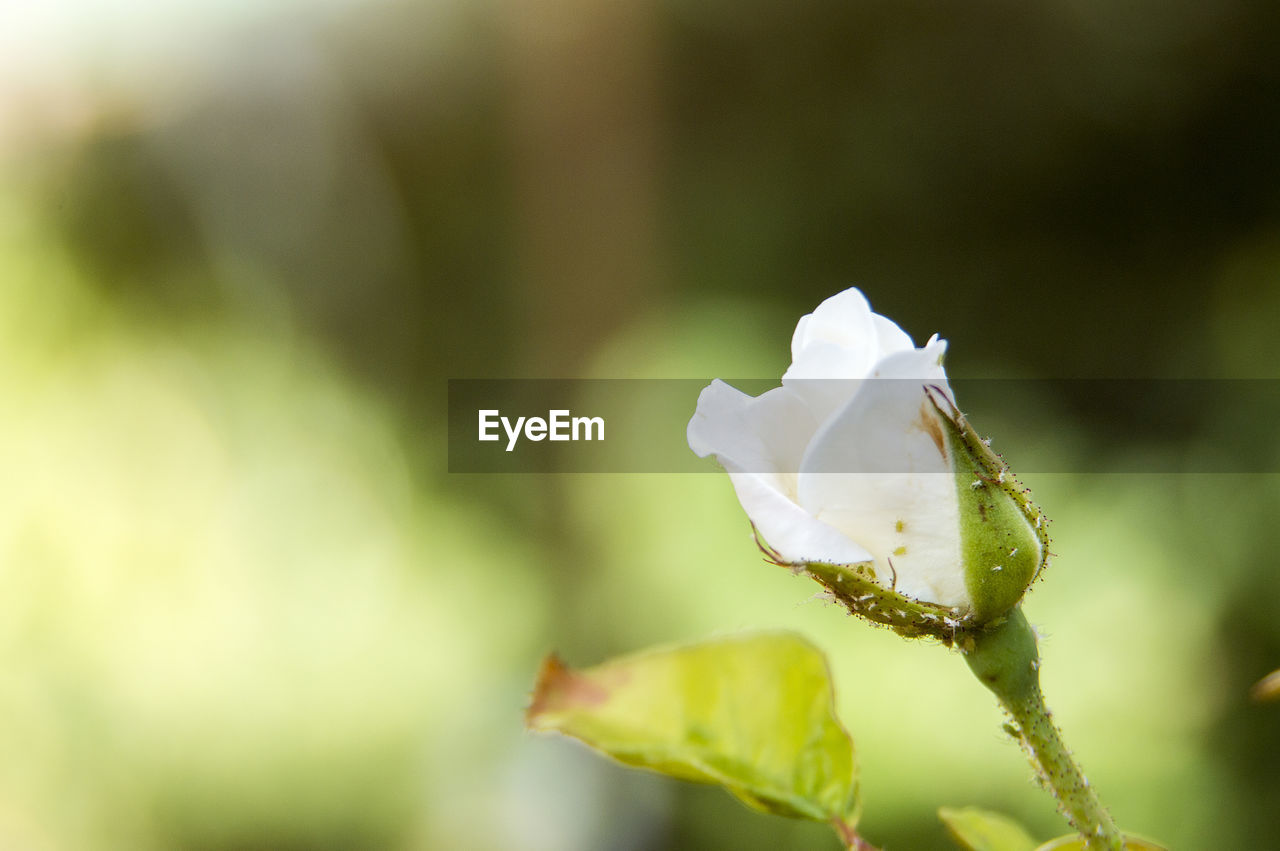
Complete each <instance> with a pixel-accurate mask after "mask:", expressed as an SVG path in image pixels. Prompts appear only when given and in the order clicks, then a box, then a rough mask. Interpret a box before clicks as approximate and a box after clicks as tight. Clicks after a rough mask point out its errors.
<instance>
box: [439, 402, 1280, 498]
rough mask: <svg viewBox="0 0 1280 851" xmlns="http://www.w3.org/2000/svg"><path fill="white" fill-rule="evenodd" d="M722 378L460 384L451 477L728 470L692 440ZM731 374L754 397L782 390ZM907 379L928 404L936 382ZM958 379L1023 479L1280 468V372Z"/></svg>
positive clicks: (968, 405) (976, 416) (452, 423)
mask: <svg viewBox="0 0 1280 851" xmlns="http://www.w3.org/2000/svg"><path fill="white" fill-rule="evenodd" d="M710 381H711V379H572V380H571V379H565V380H560V379H533V380H507V379H450V380H449V389H448V427H449V435H448V452H449V459H448V462H449V471H450V472H451V473H707V472H712V473H718V472H719V471H720V468H719V466H718V465H717V464H716V463H715V461H714V460H713V459H710V458H707V459H701V458H698V457H696V456H695V455H694V454H693V452H692V451H690V449H689V446H688V443H687V442H686V437H685V434H686V426H687V424H688V422H689V418H690V417H691V416H692V415H693V412H694V410H695V408H696V406H697V401H698V395H699V393H701V391H702V389H703V388H704V387H706V386H707V384H709V383H710ZM895 381H896V380H895ZM725 382H726V383H727V384H730V385H731V386H733V387H736V388H737V389H739V390H741V391H743V392H745V393H747V394H748V395H751V396H757V395H759V394H761V393H763V392H765V391H767V390H770V389H772V388H774V387H777V386H778V385H779V381H778V379H776V378H772V379H739V380H735V379H725ZM821 383H823V384H825V385H830V386H829V387H824V388H821V389H823V390H824V391H830V392H833V393H845V394H847V395H851V394H852V393H853V392H854V391H855V390H856V387H854V386H853V385H852V384H851V383H848V382H833V381H823V382H821ZM899 383H901V384H902V385H903V391H904V392H916V390H917V389H918V390H919V392H920V393H921V398H922V399H923V394H924V390H923V382H920V381H902V382H899ZM842 385H843V386H842ZM950 386H951V388H952V390H953V393H954V397H955V400H956V402H957V403H958V405H959V407H960V409H961V410H962V411H963V412H964V413H965V414H966V416H967V417H968V418H969V421H970V422H971V423H972V424H973V426H974V428H975V429H976V430H977V432H978V433H979V434H980V435H982V436H984V437H988V438H990V439H991V445H992V448H993V449H995V450H996V451H997V452H1000V453H1001V454H1002V455H1003V456H1004V458H1005V460H1006V461H1007V462H1008V463H1009V465H1010V466H1011V467H1012V468H1013V471H1014V473H1015V474H1024V475H1025V474H1031V473H1277V472H1280V379H1007V378H1002V379H956V378H953V379H951V380H950ZM895 389H896V388H895ZM481 412H494V413H490V414H486V415H485V416H486V422H487V423H488V428H487V431H486V434H487V436H488V437H490V438H491V439H487V440H481V439H480V434H481V428H482V422H481ZM504 417H505V418H506V420H507V423H506V425H505V426H504V425H503V423H502V421H501V420H502V418H504ZM521 418H523V422H521ZM537 420H541V421H543V426H542V427H539V425H538V423H537V422H536V421H537ZM575 421H576V422H575ZM597 421H600V422H599V425H600V426H601V427H597V425H598V424H597ZM517 425H518V431H516V430H515V429H516V427H517ZM601 432H602V433H601ZM513 433H515V434H516V439H515V440H512V439H511V435H512V434H513ZM539 434H541V435H542V436H541V438H539V437H538V435H539ZM790 472H795V471H790ZM827 472H833V473H839V472H850V471H847V470H829V471H827ZM886 472H889V471H888V470H886Z"/></svg>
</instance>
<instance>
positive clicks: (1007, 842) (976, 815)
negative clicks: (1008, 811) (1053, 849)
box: [938, 807, 1036, 851]
mask: <svg viewBox="0 0 1280 851" xmlns="http://www.w3.org/2000/svg"><path fill="white" fill-rule="evenodd" d="M938 818H940V819H942V823H943V824H945V825H946V826H947V832H948V833H950V834H951V838H952V839H954V840H955V841H956V842H957V843H958V844H959V845H960V847H962V848H965V849H968V851H1035V848H1036V841H1035V840H1034V839H1032V838H1031V835H1030V834H1029V833H1027V832H1026V831H1025V830H1023V828H1022V825H1020V824H1018V823H1017V822H1015V821H1014V820H1013V819H1011V818H1009V817H1007V816H1003V815H1000V814H999V813H993V812H988V811H987V810H979V809H977V808H975V807H965V808H964V809H952V808H950V807H942V808H941V809H939V810H938Z"/></svg>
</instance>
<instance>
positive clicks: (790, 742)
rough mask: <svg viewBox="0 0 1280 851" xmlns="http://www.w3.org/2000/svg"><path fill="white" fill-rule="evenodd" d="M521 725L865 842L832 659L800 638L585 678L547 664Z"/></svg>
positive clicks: (664, 654)
mask: <svg viewBox="0 0 1280 851" xmlns="http://www.w3.org/2000/svg"><path fill="white" fill-rule="evenodd" d="M526 723H527V724H528V726H529V728H530V729H533V730H543V731H547V730H550V731H557V732H560V733H564V734H566V735H569V736H573V737H574V738H576V739H580V740H582V741H583V742H585V743H586V744H588V745H590V746H591V747H593V748H595V749H597V750H600V751H603V752H604V753H606V754H608V755H609V756H611V757H613V758H614V759H617V760H619V761H620V762H623V763H626V764H627V765H633V766H638V767H642V768H648V769H652V770H654V771H659V772H662V773H663V774H669V775H671V776H672V777H679V778H681V779H684V780H693V781H697V782H702V783H715V784H719V785H721V786H723V787H725V788H726V789H728V790H729V791H730V792H732V793H733V794H734V795H736V796H737V797H738V798H740V799H741V800H742V801H744V802H745V803H746V804H747V805H748V806H751V807H753V808H755V809H758V810H763V811H764V812H769V813H776V814H778V815H784V816H791V817H795V818H806V819H813V820H815V821H822V822H827V823H829V824H831V825H832V827H834V828H835V829H836V831H837V833H839V834H840V836H841V839H842V841H844V842H845V843H846V845H850V846H852V845H854V844H855V842H857V841H858V839H857V834H856V833H855V832H854V827H855V825H856V823H857V819H858V815H859V812H860V804H859V800H858V787H857V766H856V762H855V759H854V753H853V742H852V741H851V740H850V738H849V734H848V733H847V732H846V731H845V729H844V727H843V726H841V724H840V721H839V719H838V718H837V717H836V715H835V702H834V695H833V693H832V688H831V676H830V672H829V671H828V670H827V663H826V659H825V658H824V657H823V655H822V653H821V651H819V650H818V649H817V648H815V647H814V646H813V645H812V644H810V643H809V642H807V641H806V640H804V639H803V638H801V637H799V636H797V635H793V634H789V633H755V634H747V635H742V636H736V637H731V638H723V639H716V640H712V641H706V642H702V643H698V644H691V645H687V646H683V647H677V648H673V649H662V650H651V651H647V652H643V653H639V654H636V655H633V656H627V657H623V658H620V659H615V660H612V661H609V662H605V663H604V664H602V665H598V666H596V667H594V668H587V669H584V670H580V671H576V670H572V669H570V668H568V667H566V666H565V665H564V664H563V663H562V662H561V661H560V660H559V659H558V658H557V657H556V656H554V655H552V656H549V657H547V659H546V661H544V662H543V664H542V670H541V672H540V674H539V676H538V683H537V685H536V686H535V688H534V694H533V702H532V704H531V705H530V706H529V710H528V714H527V716H526Z"/></svg>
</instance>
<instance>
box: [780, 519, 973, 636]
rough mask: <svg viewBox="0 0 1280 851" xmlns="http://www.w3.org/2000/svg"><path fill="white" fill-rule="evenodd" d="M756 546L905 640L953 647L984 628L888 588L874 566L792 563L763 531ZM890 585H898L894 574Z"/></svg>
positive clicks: (955, 610)
mask: <svg viewBox="0 0 1280 851" xmlns="http://www.w3.org/2000/svg"><path fill="white" fill-rule="evenodd" d="M756 545H757V546H758V547H760V550H761V552H763V553H764V554H765V557H766V558H767V559H768V560H769V561H770V562H772V563H773V564H776V565H778V566H779V567H785V568H787V569H788V570H790V571H791V572H792V573H795V574H796V575H798V576H807V577H809V578H810V579H812V580H814V581H815V582H817V583H818V584H819V585H821V586H822V587H823V588H825V589H826V590H827V594H828V595H829V596H830V598H831V600H832V601H834V602H836V603H839V604H840V605H842V606H844V607H845V608H846V609H848V611H849V614H851V615H857V616H858V617H861V618H865V619H866V620H869V621H871V622H872V623H877V624H880V625H882V626H887V627H889V628H890V629H892V630H893V631H894V632H896V633H898V634H899V635H901V636H903V637H904V638H921V637H925V636H928V637H931V638H937V639H939V640H941V641H942V642H943V643H944V644H946V645H948V646H950V645H951V644H953V643H955V642H956V641H957V640H958V639H960V638H961V637H962V636H963V635H964V633H965V632H966V630H971V629H973V628H975V627H977V626H978V625H979V622H978V621H977V620H975V619H974V618H973V616H972V613H970V612H969V611H968V610H966V609H962V608H959V607H952V606H942V605H939V604H937V603H929V602H925V601H923V600H916V599H913V598H911V597H908V596H906V595H905V594H900V593H898V592H897V591H895V590H893V588H892V587H889V588H886V587H884V586H883V585H881V584H880V581H879V580H880V579H882V577H878V576H877V575H876V568H875V565H874V564H873V563H872V562H869V561H868V562H858V563H856V564H826V563H824V562H816V561H815V562H808V563H805V562H800V563H793V562H789V561H786V560H785V559H784V558H783V557H782V555H781V553H779V552H778V551H777V550H775V549H773V548H772V547H770V546H769V544H768V542H767V541H765V540H764V538H763V537H761V535H760V532H759V530H756ZM889 581H890V584H891V586H892V583H893V577H892V575H891V576H890V577H889ZM962 644H963V642H962Z"/></svg>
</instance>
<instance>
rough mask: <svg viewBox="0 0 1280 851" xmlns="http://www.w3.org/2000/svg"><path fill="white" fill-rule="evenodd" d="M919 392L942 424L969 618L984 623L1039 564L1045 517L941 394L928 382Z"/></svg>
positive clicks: (1019, 592) (1006, 605) (1016, 595)
mask: <svg viewBox="0 0 1280 851" xmlns="http://www.w3.org/2000/svg"><path fill="white" fill-rule="evenodd" d="M925 394H926V395H927V396H928V397H929V401H930V403H931V404H932V405H933V408H934V410H935V411H936V412H937V414H938V419H939V420H940V421H941V422H942V424H943V425H944V426H946V435H945V436H946V449H947V456H948V458H950V459H951V467H952V469H953V470H955V475H956V493H957V496H958V499H959V503H960V546H961V558H962V560H963V564H964V580H965V590H967V591H968V592H969V599H970V601H971V610H970V612H969V614H970V616H971V617H972V619H973V621H974V622H975V623H978V624H983V623H987V622H988V621H992V620H994V619H996V618H998V617H1000V616H1001V615H1003V614H1004V613H1005V612H1007V611H1009V609H1011V608H1013V607H1014V606H1016V605H1017V604H1018V602H1019V601H1020V600H1021V599H1022V597H1023V595H1024V594H1026V592H1027V588H1029V587H1030V585H1031V583H1032V582H1034V581H1035V578H1036V576H1038V575H1039V573H1040V571H1041V569H1043V567H1044V565H1045V563H1046V561H1047V559H1048V556H1049V539H1048V536H1047V535H1046V533H1045V526H1046V525H1047V523H1046V520H1045V517H1044V515H1043V514H1042V513H1041V512H1040V509H1039V508H1038V507H1037V506H1036V505H1035V504H1034V503H1032V502H1031V499H1030V497H1029V493H1030V491H1028V490H1027V489H1025V488H1023V487H1022V486H1021V485H1020V484H1019V482H1018V481H1017V479H1015V478H1014V476H1013V473H1012V472H1011V471H1010V470H1009V467H1008V465H1007V464H1005V462H1004V459H1003V458H1001V457H1000V456H999V455H997V454H996V453H994V452H992V451H991V448H990V447H989V446H988V445H987V443H986V441H984V440H983V439H982V438H980V437H979V436H978V434H977V432H975V431H974V430H973V427H972V426H970V425H969V421H968V420H966V419H965V417H964V415H963V414H961V413H960V411H959V410H957V409H956V407H955V405H953V404H952V403H951V400H950V399H949V398H948V397H947V396H946V394H945V393H943V392H942V391H941V390H939V389H937V388H934V387H926V388H925Z"/></svg>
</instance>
